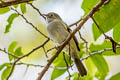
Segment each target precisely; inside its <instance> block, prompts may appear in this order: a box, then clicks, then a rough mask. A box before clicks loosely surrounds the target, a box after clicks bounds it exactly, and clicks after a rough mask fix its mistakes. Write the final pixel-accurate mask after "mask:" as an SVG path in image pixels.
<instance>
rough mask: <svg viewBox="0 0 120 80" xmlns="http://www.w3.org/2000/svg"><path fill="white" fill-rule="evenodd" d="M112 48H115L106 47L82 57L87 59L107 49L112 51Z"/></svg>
mask: <svg viewBox="0 0 120 80" xmlns="http://www.w3.org/2000/svg"><path fill="white" fill-rule="evenodd" d="M116 48H120V46H118V47H116ZM112 50H113V48H105V49H103V50H100V51H95V52H92V53H91V54H89V55H88V56H87V57H84V58H82V59H81V60H85V59H88V58H89V57H91V56H93V55H96V54H102V53H103V52H105V51H112Z"/></svg>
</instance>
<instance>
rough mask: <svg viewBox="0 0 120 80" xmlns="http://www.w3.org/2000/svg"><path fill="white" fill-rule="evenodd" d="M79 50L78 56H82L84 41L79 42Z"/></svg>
mask: <svg viewBox="0 0 120 80" xmlns="http://www.w3.org/2000/svg"><path fill="white" fill-rule="evenodd" d="M79 48H80V52H79V53H78V54H79V56H80V58H81V57H82V56H83V54H84V53H85V52H84V43H80V44H79Z"/></svg>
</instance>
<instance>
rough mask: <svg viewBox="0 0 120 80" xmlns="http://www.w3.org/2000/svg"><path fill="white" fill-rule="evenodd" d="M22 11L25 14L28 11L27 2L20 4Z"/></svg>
mask: <svg viewBox="0 0 120 80" xmlns="http://www.w3.org/2000/svg"><path fill="white" fill-rule="evenodd" d="M20 8H21V12H22V13H23V14H24V13H26V3H22V4H20Z"/></svg>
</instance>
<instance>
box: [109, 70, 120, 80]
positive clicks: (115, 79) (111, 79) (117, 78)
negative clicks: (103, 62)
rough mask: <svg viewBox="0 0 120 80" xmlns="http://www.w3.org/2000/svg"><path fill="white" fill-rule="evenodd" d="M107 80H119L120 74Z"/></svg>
mask: <svg viewBox="0 0 120 80" xmlns="http://www.w3.org/2000/svg"><path fill="white" fill-rule="evenodd" d="M109 80H120V72H119V73H117V74H115V75H113V76H112V77H111V78H110V79H109Z"/></svg>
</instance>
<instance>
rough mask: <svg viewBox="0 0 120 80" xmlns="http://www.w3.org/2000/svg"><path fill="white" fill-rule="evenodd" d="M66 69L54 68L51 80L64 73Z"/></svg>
mask: <svg viewBox="0 0 120 80" xmlns="http://www.w3.org/2000/svg"><path fill="white" fill-rule="evenodd" d="M65 71H66V69H62V70H58V69H54V70H53V72H52V76H51V80H55V78H57V77H59V76H60V75H62V74H63V73H65Z"/></svg>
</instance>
